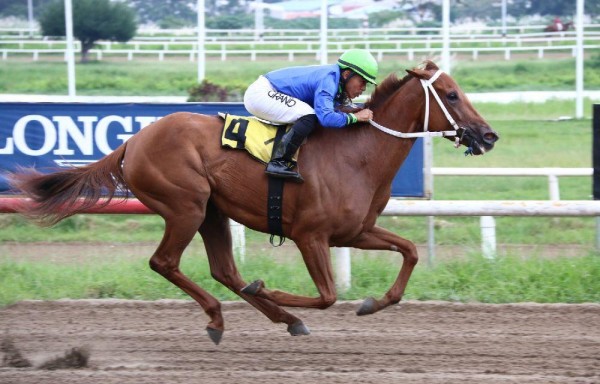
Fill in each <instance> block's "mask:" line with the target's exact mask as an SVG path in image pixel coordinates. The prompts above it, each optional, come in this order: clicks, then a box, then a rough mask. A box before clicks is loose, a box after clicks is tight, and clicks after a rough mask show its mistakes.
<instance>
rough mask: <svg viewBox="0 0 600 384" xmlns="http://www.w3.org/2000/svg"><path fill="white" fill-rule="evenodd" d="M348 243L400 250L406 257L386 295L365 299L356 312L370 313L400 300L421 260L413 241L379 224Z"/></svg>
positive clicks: (376, 248)
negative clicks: (379, 297) (378, 298)
mask: <svg viewBox="0 0 600 384" xmlns="http://www.w3.org/2000/svg"><path fill="white" fill-rule="evenodd" d="M347 245H348V246H349V247H354V248H359V249H369V250H389V251H395V252H400V253H401V254H402V256H403V257H404V260H403V261H402V267H401V268H400V273H399V274H398V277H397V278H396V281H394V284H393V285H392V287H391V288H390V289H389V291H387V293H386V294H385V295H384V297H383V298H381V299H380V300H376V299H374V298H372V297H369V298H367V299H365V301H364V302H363V303H362V305H361V307H360V308H359V309H358V311H357V312H356V314H357V315H359V316H362V315H370V314H372V313H375V312H377V311H380V310H382V309H383V308H386V307H388V306H390V305H392V304H396V303H398V302H400V300H401V299H402V296H403V295H404V290H405V289H406V285H407V284H408V280H409V279H410V275H411V274H412V271H413V269H414V268H415V265H416V264H417V261H418V260H419V256H418V255H417V247H415V245H414V244H413V243H412V242H411V241H409V240H406V239H404V238H402V237H400V236H398V235H396V234H394V233H392V232H390V231H388V230H386V229H383V228H381V227H378V226H374V227H373V228H372V229H371V230H370V231H369V232H363V233H361V234H360V235H359V236H358V237H357V238H355V239H354V240H353V241H352V242H351V243H349V244H347Z"/></svg>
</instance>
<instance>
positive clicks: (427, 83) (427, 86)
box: [369, 69, 460, 148]
mask: <svg viewBox="0 0 600 384" xmlns="http://www.w3.org/2000/svg"><path fill="white" fill-rule="evenodd" d="M442 73H444V72H443V71H442V70H441V69H438V70H437V71H436V72H435V73H434V74H433V76H431V78H430V79H429V80H423V79H420V81H421V86H422V87H423V90H424V91H425V121H424V122H423V132H410V133H405V132H398V131H395V130H393V129H390V128H387V127H384V126H383V125H380V124H378V123H376V122H375V121H373V120H369V124H371V125H372V126H373V127H375V128H377V129H379V130H380V131H382V132H385V133H387V134H388V135H392V136H394V137H399V138H402V139H411V138H415V137H451V136H454V137H455V138H454V145H455V146H456V147H457V148H458V146H459V145H460V138H459V137H458V130H459V128H460V127H459V126H458V124H457V123H456V121H454V119H453V118H452V116H451V115H450V112H448V109H447V108H446V106H445V105H444V103H442V100H441V99H440V97H439V96H438V94H437V92H436V91H435V88H433V83H434V82H435V81H436V80H437V79H438V77H440V75H441V74H442ZM429 91H431V94H432V95H433V97H434V98H435V100H436V101H437V103H438V105H439V106H440V108H441V110H442V112H444V115H445V116H446V119H447V120H448V122H449V123H450V125H452V127H453V128H454V130H453V131H438V132H430V131H428V129H429Z"/></svg>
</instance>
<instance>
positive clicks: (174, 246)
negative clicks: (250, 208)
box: [150, 210, 224, 344]
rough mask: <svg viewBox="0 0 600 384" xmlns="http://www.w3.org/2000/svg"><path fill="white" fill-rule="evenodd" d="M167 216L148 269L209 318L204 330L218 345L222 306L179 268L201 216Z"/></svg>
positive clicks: (220, 334) (221, 327)
mask: <svg viewBox="0 0 600 384" xmlns="http://www.w3.org/2000/svg"><path fill="white" fill-rule="evenodd" d="M193 212H194V210H191V211H188V213H185V214H184V213H180V214H170V215H167V216H163V218H164V219H165V233H164V236H163V239H162V241H161V243H160V245H159V246H158V248H157V249H156V252H154V255H153V256H152V258H151V259H150V268H152V269H153V270H154V271H156V272H158V273H159V274H161V275H162V276H164V277H165V278H166V279H167V280H169V281H170V282H171V283H173V284H174V285H176V286H177V287H179V288H180V289H181V290H183V291H184V292H185V293H187V294H188V295H190V296H191V297H192V298H193V299H194V300H196V301H197V302H198V304H200V305H201V306H202V308H203V309H204V311H205V312H206V314H207V315H208V316H209V317H210V322H209V323H208V325H207V327H206V330H207V332H208V335H209V337H210V338H211V340H212V341H213V342H214V343H215V344H219V341H220V340H221V336H222V335H223V330H224V322H223V315H222V314H221V304H220V303H219V301H218V300H217V299H215V298H214V297H213V296H211V295H210V294H209V293H208V292H206V291H205V290H203V289H202V288H200V287H199V286H198V285H197V284H196V283H194V282H193V281H192V280H190V279H189V278H188V277H187V276H186V275H184V274H183V273H182V272H181V270H180V269H179V263H180V260H181V255H182V254H183V251H184V249H185V248H186V247H187V246H188V244H189V243H190V242H191V241H192V239H193V238H194V236H195V234H196V231H197V230H198V228H199V227H200V225H201V223H202V221H203V218H204V215H203V214H202V213H200V212H197V213H196V214H194V213H193Z"/></svg>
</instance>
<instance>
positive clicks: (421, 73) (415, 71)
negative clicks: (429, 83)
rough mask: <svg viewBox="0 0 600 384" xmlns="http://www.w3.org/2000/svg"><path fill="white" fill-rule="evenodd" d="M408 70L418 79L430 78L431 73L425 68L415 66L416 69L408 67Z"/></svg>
mask: <svg viewBox="0 0 600 384" xmlns="http://www.w3.org/2000/svg"><path fill="white" fill-rule="evenodd" d="M406 72H408V74H409V75H411V76H412V77H416V78H417V79H425V80H426V79H428V78H429V73H428V72H427V71H425V70H423V69H418V68H414V69H407V70H406Z"/></svg>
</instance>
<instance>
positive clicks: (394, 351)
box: [0, 300, 600, 384]
mask: <svg viewBox="0 0 600 384" xmlns="http://www.w3.org/2000/svg"><path fill="white" fill-rule="evenodd" d="M358 305H359V303H356V302H343V303H339V304H336V305H335V306H333V307H331V308H329V309H327V310H325V311H318V310H304V309H291V312H293V313H295V314H297V315H299V316H300V317H301V318H302V319H303V320H304V322H305V324H306V325H307V326H308V327H309V328H310V329H311V331H312V334H311V335H310V336H298V337H292V336H289V334H288V333H287V332H286V330H285V326H283V325H281V324H273V323H271V322H270V321H268V320H267V319H266V318H265V317H264V316H262V314H260V313H258V312H257V311H255V310H254V309H253V308H252V307H250V306H249V305H247V304H246V303H243V302H233V303H225V304H224V305H223V311H224V315H225V319H226V322H227V323H226V327H227V330H226V332H225V334H224V337H223V340H222V342H221V344H220V345H218V346H216V345H214V344H213V343H212V342H211V341H210V340H209V338H208V337H207V335H206V332H205V330H204V328H205V326H206V322H207V318H206V316H205V315H204V313H203V312H202V311H201V310H200V308H199V307H198V306H197V305H196V304H194V303H192V302H187V301H157V302H140V301H117V300H83V301H53V302H41V301H38V302H36V301H28V302H20V303H17V304H15V305H12V306H9V307H6V308H3V309H1V310H0V332H1V333H2V335H3V336H2V337H4V338H5V339H6V338H10V339H11V340H12V342H13V343H14V346H15V348H18V349H19V351H20V352H21V353H22V355H23V357H25V358H27V359H29V360H30V361H31V363H32V365H33V367H29V368H15V367H7V366H4V367H1V368H0V382H1V383H23V384H30V383H31V384H33V383H62V384H69V383H89V384H94V383H102V384H113V383H115V384H116V383H122V384H128V383H150V382H152V383H192V382H193V383H239V384H245V383H253V384H254V383H257V382H260V383H262V384H275V383H277V384H281V383H286V384H295V383H298V384H300V383H319V384H321V383H423V384H424V383H427V384H436V383H461V384H465V383H480V384H481V383H484V384H488V383H493V384H498V383H544V384H547V383H577V384H582V383H587V384H591V383H600V304H583V305H566V304H558V305H556V304H554V305H540V304H518V305H482V304H457V303H445V302H405V303H401V304H400V305H397V306H394V307H391V308H388V309H386V310H385V311H382V312H379V313H377V314H375V315H372V316H365V317H357V316H356V315H355V314H354V311H355V310H356V308H357V307H358ZM74 347H76V348H88V350H89V353H90V358H89V362H88V366H87V367H85V368H79V369H60V370H48V369H40V365H41V364H43V362H44V361H46V360H48V359H49V358H53V357H56V356H60V355H63V354H64V353H65V351H68V350H71V348H74ZM2 357H5V356H2Z"/></svg>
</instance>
